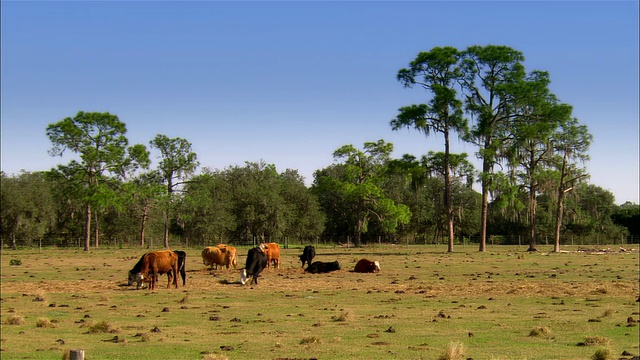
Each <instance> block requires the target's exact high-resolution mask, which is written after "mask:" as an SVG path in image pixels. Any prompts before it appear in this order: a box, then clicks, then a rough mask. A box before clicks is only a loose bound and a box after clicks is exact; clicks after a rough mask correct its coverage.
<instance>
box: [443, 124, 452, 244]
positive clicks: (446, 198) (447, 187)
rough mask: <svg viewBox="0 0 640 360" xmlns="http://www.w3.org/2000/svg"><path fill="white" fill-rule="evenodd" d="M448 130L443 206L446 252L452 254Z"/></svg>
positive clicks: (445, 150)
mask: <svg viewBox="0 0 640 360" xmlns="http://www.w3.org/2000/svg"><path fill="white" fill-rule="evenodd" d="M449 167H450V165H449V130H448V129H446V128H445V131H444V206H445V208H446V211H447V230H448V235H449V246H448V248H447V252H453V240H454V237H453V235H454V231H453V205H452V204H451V170H450V169H449Z"/></svg>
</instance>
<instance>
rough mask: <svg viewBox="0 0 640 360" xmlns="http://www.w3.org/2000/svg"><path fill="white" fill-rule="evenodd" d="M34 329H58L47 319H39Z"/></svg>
mask: <svg viewBox="0 0 640 360" xmlns="http://www.w3.org/2000/svg"><path fill="white" fill-rule="evenodd" d="M36 327H39V328H56V327H58V326H57V325H56V324H54V323H52V322H51V320H49V319H47V318H40V319H38V321H36Z"/></svg>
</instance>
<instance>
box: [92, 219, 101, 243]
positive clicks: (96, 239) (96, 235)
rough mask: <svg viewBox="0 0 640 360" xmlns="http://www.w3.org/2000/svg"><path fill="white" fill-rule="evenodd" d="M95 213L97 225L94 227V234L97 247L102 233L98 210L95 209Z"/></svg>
mask: <svg viewBox="0 0 640 360" xmlns="http://www.w3.org/2000/svg"><path fill="white" fill-rule="evenodd" d="M93 215H94V217H95V220H96V225H95V226H94V227H93V234H94V241H95V245H94V246H95V248H96V249H97V248H98V246H99V244H100V241H99V238H100V235H99V234H100V223H99V222H98V212H97V211H95V212H94V213H93Z"/></svg>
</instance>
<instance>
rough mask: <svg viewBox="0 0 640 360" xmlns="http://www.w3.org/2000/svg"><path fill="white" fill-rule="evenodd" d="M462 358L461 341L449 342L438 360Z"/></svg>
mask: <svg viewBox="0 0 640 360" xmlns="http://www.w3.org/2000/svg"><path fill="white" fill-rule="evenodd" d="M462 359H464V344H463V343H461V342H457V341H456V342H451V343H449V347H447V350H445V352H444V354H442V355H440V356H439V357H438V360H462Z"/></svg>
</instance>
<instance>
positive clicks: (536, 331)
mask: <svg viewBox="0 0 640 360" xmlns="http://www.w3.org/2000/svg"><path fill="white" fill-rule="evenodd" d="M529 336H533V337H540V338H545V339H548V338H550V337H552V336H553V331H551V329H549V328H548V327H546V326H537V327H535V328H533V329H531V331H530V332H529Z"/></svg>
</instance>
